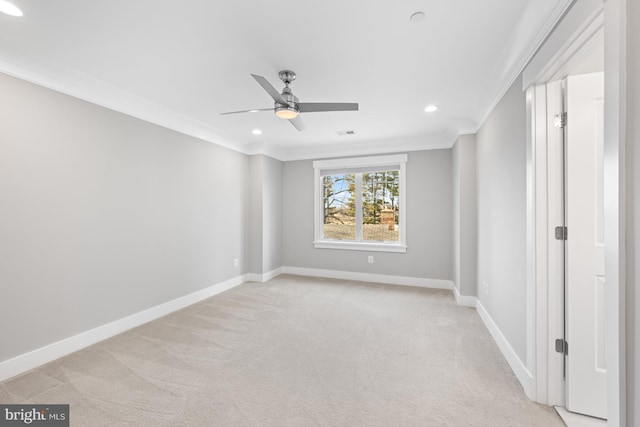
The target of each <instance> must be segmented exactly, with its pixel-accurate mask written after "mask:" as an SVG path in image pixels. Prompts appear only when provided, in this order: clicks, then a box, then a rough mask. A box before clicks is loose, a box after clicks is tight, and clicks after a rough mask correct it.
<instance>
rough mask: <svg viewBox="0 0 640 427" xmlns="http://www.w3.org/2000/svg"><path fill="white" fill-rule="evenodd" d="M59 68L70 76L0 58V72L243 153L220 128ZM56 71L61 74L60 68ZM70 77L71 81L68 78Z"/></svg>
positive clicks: (241, 147)
mask: <svg viewBox="0 0 640 427" xmlns="http://www.w3.org/2000/svg"><path fill="white" fill-rule="evenodd" d="M63 71H64V72H65V73H67V74H69V75H70V76H71V78H69V77H67V78H66V79H65V78H55V77H49V76H44V75H42V74H40V73H37V72H34V71H32V70H29V69H27V68H24V67H22V66H19V65H16V64H13V63H11V62H8V61H6V60H0V72H2V73H4V74H7V75H10V76H13V77H16V78H19V79H21V80H25V81H28V82H30V83H33V84H36V85H38V86H42V87H45V88H47V89H51V90H54V91H56V92H60V93H63V94H65V95H69V96H72V97H74V98H78V99H81V100H83V101H87V102H90V103H92V104H95V105H99V106H101V107H105V108H108V109H110V110H113V111H117V112H119V113H122V114H125V115H127V116H131V117H135V118H137V119H140V120H143V121H145V122H149V123H153V124H155V125H158V126H161V127H164V128H167V129H170V130H173V131H176V132H179V133H182V134H184V135H188V136H192V137H194V138H198V139H201V140H204V141H207V142H211V143H213V144H216V145H220V146H222V147H225V148H228V149H231V150H234V151H238V152H241V153H244V154H246V152H245V146H244V145H239V144H237V143H235V142H232V141H231V140H230V139H229V138H224V137H221V135H224V132H223V131H222V130H220V129H217V128H214V127H212V126H209V125H207V124H206V123H202V122H201V121H198V120H195V119H193V118H191V117H188V116H185V115H183V114H180V113H178V112H176V111H173V110H171V109H169V108H166V107H164V106H162V105H160V104H157V103H154V102H151V101H149V100H147V99H145V98H142V97H140V96H137V95H134V94H132V93H130V92H127V91H124V90H122V89H119V88H117V87H115V86H111V85H109V84H106V83H104V82H102V81H99V80H96V79H91V78H89V77H87V76H84V75H81V74H78V73H73V72H71V71H69V70H63ZM58 74H62V71H61V72H58ZM72 79H73V81H74V83H71V82H70V81H69V80H72Z"/></svg>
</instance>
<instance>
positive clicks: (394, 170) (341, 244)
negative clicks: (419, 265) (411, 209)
mask: <svg viewBox="0 0 640 427" xmlns="http://www.w3.org/2000/svg"><path fill="white" fill-rule="evenodd" d="M406 162H407V155H406V154H401V155H392V156H377V157H359V158H350V159H335V160H321V161H315V162H313V167H314V170H315V240H314V245H315V247H316V248H331V249H351V250H367V251H385V252H406V249H407V247H406V245H405V235H406V233H405V232H406V222H405V208H404V206H405V165H406Z"/></svg>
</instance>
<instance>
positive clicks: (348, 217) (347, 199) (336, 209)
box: [322, 174, 356, 240]
mask: <svg viewBox="0 0 640 427" xmlns="http://www.w3.org/2000/svg"><path fill="white" fill-rule="evenodd" d="M322 191H323V197H322V201H323V206H324V214H323V215H324V225H323V230H324V231H323V234H324V235H323V238H324V239H331V240H355V239H356V196H355V195H356V178H355V175H354V174H339V175H327V176H323V177H322Z"/></svg>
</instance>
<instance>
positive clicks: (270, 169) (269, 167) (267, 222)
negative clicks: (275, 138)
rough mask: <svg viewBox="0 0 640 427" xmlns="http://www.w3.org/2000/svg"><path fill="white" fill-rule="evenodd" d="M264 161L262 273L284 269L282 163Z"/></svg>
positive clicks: (270, 160)
mask: <svg viewBox="0 0 640 427" xmlns="http://www.w3.org/2000/svg"><path fill="white" fill-rule="evenodd" d="M262 157H263V158H264V159H263V168H262V170H263V191H262V206H263V209H262V236H263V238H262V247H263V259H262V272H263V273H268V272H270V271H272V270H274V269H276V268H280V267H282V162H281V161H279V160H276V159H272V158H271V157H267V156H262Z"/></svg>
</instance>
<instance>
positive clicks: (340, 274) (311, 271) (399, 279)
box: [282, 267, 453, 289]
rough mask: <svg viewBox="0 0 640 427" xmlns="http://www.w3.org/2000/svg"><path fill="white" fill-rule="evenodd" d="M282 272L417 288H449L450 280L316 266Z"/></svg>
mask: <svg viewBox="0 0 640 427" xmlns="http://www.w3.org/2000/svg"><path fill="white" fill-rule="evenodd" d="M282 273H284V274H294V275H296V276H311V277H325V278H327V279H342V280H357V281H360V282H373V283H386V284H388V285H402V286H416V287H419V288H431V289H451V288H452V287H453V282H452V281H451V280H440V279H423V278H420V277H408V276H390V275H386V274H372V273H357V272H353V271H338V270H323V269H317V268H302V267H282Z"/></svg>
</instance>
